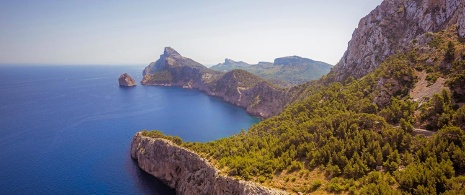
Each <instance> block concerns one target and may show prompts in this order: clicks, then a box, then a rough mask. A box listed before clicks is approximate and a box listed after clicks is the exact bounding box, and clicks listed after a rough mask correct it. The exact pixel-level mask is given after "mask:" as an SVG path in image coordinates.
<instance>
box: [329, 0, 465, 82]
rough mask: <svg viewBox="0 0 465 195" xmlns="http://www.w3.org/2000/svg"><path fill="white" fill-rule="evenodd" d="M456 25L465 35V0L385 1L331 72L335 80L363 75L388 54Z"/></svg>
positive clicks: (363, 23) (367, 18)
mask: <svg viewBox="0 0 465 195" xmlns="http://www.w3.org/2000/svg"><path fill="white" fill-rule="evenodd" d="M453 25H456V28H457V33H458V35H459V37H460V38H462V39H463V38H465V9H464V2H463V0H447V1H446V0H424V1H420V0H385V1H383V2H382V3H381V5H379V6H378V7H377V8H376V9H374V10H373V11H371V12H370V14H368V15H367V16H365V17H364V18H362V19H361V20H360V22H359V25H358V28H357V29H355V31H354V33H353V34H352V39H351V40H350V42H349V44H348V48H347V51H346V52H345V53H344V56H343V57H342V59H341V60H340V62H339V63H338V64H337V65H336V66H335V67H334V68H333V69H332V70H331V72H330V74H329V75H330V77H331V78H332V80H334V81H343V80H345V79H346V78H348V77H349V76H352V77H354V78H360V77H362V76H364V75H366V74H368V73H370V72H372V71H373V70H375V69H376V68H377V67H378V65H379V64H380V63H381V62H383V61H384V60H385V59H386V58H387V57H389V56H391V55H393V54H395V53H402V52H406V51H408V50H410V49H411V48H412V44H414V43H415V42H416V41H415V40H417V39H419V38H420V36H422V35H424V34H425V33H430V32H433V33H434V32H439V31H442V30H445V29H447V28H449V27H451V26H453Z"/></svg>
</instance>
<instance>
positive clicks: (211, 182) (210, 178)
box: [131, 133, 285, 195]
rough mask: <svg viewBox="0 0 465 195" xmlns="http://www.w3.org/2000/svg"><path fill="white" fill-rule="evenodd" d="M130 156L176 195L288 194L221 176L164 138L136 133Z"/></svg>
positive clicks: (195, 155) (199, 159)
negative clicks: (174, 191)
mask: <svg viewBox="0 0 465 195" xmlns="http://www.w3.org/2000/svg"><path fill="white" fill-rule="evenodd" d="M131 157H132V158H133V159H135V160H137V163H138V165H139V167H140V168H141V169H143V170H144V171H146V172H147V173H149V174H151V175H153V176H155V177H156V178H158V179H159V180H161V181H162V182H163V183H165V184H166V185H168V186H170V187H171V188H174V189H175V190H176V194H189V195H191V194H192V195H196V194H236V195H240V194H285V192H282V191H279V190H274V189H270V188H267V187H263V186H259V185H257V184H255V183H252V182H246V181H241V180H237V179H234V178H231V177H227V176H222V175H219V171H218V170H217V169H216V168H214V167H213V166H212V165H210V164H209V163H208V162H207V161H206V160H205V159H203V158H201V157H200V156H199V155H197V154H196V153H194V152H192V151H190V150H188V149H185V148H182V147H180V146H178V145H176V144H174V143H172V142H171V141H168V140H165V139H159V138H157V139H154V138H149V137H145V136H142V135H141V134H140V133H137V134H136V135H135V136H134V138H133V140H132V143H131Z"/></svg>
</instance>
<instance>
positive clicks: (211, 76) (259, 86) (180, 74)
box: [141, 47, 287, 118]
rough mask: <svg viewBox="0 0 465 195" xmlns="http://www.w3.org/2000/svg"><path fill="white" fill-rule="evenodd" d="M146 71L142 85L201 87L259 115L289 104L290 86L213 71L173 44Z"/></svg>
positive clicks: (237, 72) (239, 73)
mask: <svg viewBox="0 0 465 195" xmlns="http://www.w3.org/2000/svg"><path fill="white" fill-rule="evenodd" d="M143 73H144V78H143V79H142V81H141V83H142V84H143V85H157V86H177V87H183V88H189V89H198V90H201V91H204V92H205V93H207V94H208V95H211V96H216V97H220V98H222V99H224V100H225V101H227V102H229V103H232V104H234V105H237V106H239V107H242V108H245V109H246V110H247V112H248V113H249V114H252V115H254V116H258V117H260V118H268V117H270V116H274V115H276V114H278V113H280V112H281V111H282V110H283V109H284V106H285V105H286V103H285V101H284V100H285V99H286V98H285V96H286V94H287V89H283V88H281V87H278V86H275V85H273V84H272V83H270V82H269V81H267V80H264V79H262V78H260V77H258V76H255V75H253V74H251V73H249V72H247V71H244V70H232V71H230V72H227V73H224V72H220V71H215V70H211V69H209V68H207V67H205V66H203V65H202V64H200V63H198V62H196V61H194V60H192V59H190V58H186V57H183V56H181V55H180V54H179V53H178V52H177V51H175V50H174V49H173V48H170V47H166V48H165V50H164V52H163V54H162V55H160V58H159V59H158V60H157V61H156V62H152V63H150V65H149V66H147V67H146V68H145V69H144V71H143Z"/></svg>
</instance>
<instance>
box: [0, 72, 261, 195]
mask: <svg viewBox="0 0 465 195" xmlns="http://www.w3.org/2000/svg"><path fill="white" fill-rule="evenodd" d="M142 69H143V66H41V65H40V66H39V65H34V66H8V65H2V66H0V194H174V191H173V190H171V189H169V188H167V187H166V186H165V185H163V184H161V183H160V182H159V181H158V180H156V179H155V178H154V177H152V176H150V175H148V174H146V173H145V172H143V171H142V170H141V169H139V168H138V167H137V165H136V163H135V162H134V161H133V160H132V159H131V157H130V154H129V149H130V148H129V147H130V143H131V139H132V137H133V135H134V134H135V133H136V132H138V131H141V130H143V129H148V130H151V129H157V130H161V131H162V132H164V133H165V134H168V135H177V136H180V137H181V138H182V139H183V140H184V141H201V142H207V141H213V140H216V139H219V138H222V137H226V136H230V135H232V134H236V133H239V132H240V131H241V129H248V128H249V127H250V126H251V125H252V124H254V123H257V122H258V121H259V119H257V118H254V117H251V116H249V115H248V114H247V113H246V112H245V111H244V110H243V109H241V108H238V107H236V106H233V105H230V104H228V103H226V102H224V101H222V100H220V99H218V98H214V97H209V96H207V95H205V94H203V93H202V92H199V91H196V90H189V89H182V88H174V87H155V86H142V85H138V86H136V87H132V88H122V87H119V86H118V82H117V79H118V77H119V75H121V74H122V73H124V72H127V73H128V74H130V75H131V76H132V77H134V79H136V81H137V82H139V81H140V80H141V78H142V75H141V72H142Z"/></svg>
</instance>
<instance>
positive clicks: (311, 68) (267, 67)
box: [211, 56, 332, 86]
mask: <svg viewBox="0 0 465 195" xmlns="http://www.w3.org/2000/svg"><path fill="white" fill-rule="evenodd" d="M331 68H332V66H331V65H329V64H327V63H324V62H319V61H314V60H311V59H307V58H302V57H299V56H288V57H282V58H277V59H275V60H274V62H273V63H271V62H259V63H258V64H247V63H245V62H242V61H239V62H236V61H233V60H231V59H225V61H224V63H220V64H217V65H215V66H212V67H211V69H213V70H217V71H223V72H227V71H231V70H234V69H242V70H246V71H248V72H251V73H253V74H255V75H257V76H259V77H262V78H264V79H267V80H269V81H271V82H272V83H275V84H277V85H281V86H292V85H298V84H302V83H305V82H307V81H310V80H316V79H319V78H320V77H321V76H323V75H325V74H326V73H328V72H329V70H330V69H331Z"/></svg>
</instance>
